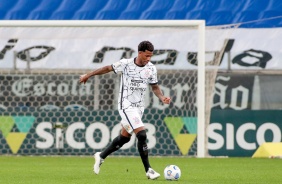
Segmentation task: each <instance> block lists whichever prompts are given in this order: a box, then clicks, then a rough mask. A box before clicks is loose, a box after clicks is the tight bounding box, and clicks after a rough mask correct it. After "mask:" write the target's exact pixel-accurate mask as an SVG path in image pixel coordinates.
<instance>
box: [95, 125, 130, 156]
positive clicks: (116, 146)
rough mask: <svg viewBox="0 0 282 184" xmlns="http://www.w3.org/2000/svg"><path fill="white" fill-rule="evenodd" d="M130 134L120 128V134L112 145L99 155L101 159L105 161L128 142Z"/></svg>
mask: <svg viewBox="0 0 282 184" xmlns="http://www.w3.org/2000/svg"><path fill="white" fill-rule="evenodd" d="M130 138H131V134H129V133H127V132H126V130H125V129H124V128H123V127H122V129H121V134H120V135H118V136H117V137H116V138H115V139H114V140H113V141H112V143H111V144H110V145H109V146H108V147H107V148H106V149H105V150H104V151H103V152H101V154H100V157H101V158H102V159H105V158H106V157H107V156H108V155H110V154H111V153H113V152H115V151H117V150H119V149H120V148H121V147H122V146H123V145H124V144H125V143H128V142H129V141H130Z"/></svg>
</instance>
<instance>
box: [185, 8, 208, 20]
mask: <svg viewBox="0 0 282 184" xmlns="http://www.w3.org/2000/svg"><path fill="white" fill-rule="evenodd" d="M210 15H211V12H210V11H201V10H194V11H191V12H188V13H187V14H186V16H185V19H187V20H207V19H208V18H209V17H210Z"/></svg>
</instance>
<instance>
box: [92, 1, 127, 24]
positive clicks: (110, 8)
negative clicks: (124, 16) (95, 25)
mask: <svg viewBox="0 0 282 184" xmlns="http://www.w3.org/2000/svg"><path fill="white" fill-rule="evenodd" d="M129 1H130V0H109V1H108V3H107V4H106V6H105V7H104V8H103V9H102V10H101V11H100V12H98V14H97V15H96V17H95V19H96V20H115V19H118V17H119V16H120V14H121V12H122V11H124V10H125V9H126V7H127V5H128V4H129Z"/></svg>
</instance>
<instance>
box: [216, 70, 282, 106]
mask: <svg viewBox="0 0 282 184" xmlns="http://www.w3.org/2000/svg"><path fill="white" fill-rule="evenodd" d="M281 80H282V76H281V75H265V74H262V75H256V74H241V73H239V74H236V73H233V74H232V73H220V74H219V75H217V77H216V80H215V85H214V96H213V104H212V109H214V110H215V109H226V110H276V109H282V96H281V88H282V84H281Z"/></svg>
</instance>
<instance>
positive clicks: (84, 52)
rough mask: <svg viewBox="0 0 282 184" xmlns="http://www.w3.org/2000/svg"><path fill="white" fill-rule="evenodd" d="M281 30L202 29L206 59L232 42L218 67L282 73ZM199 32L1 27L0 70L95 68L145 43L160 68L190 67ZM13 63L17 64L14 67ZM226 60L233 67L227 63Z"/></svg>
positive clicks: (134, 52)
mask: <svg viewBox="0 0 282 184" xmlns="http://www.w3.org/2000/svg"><path fill="white" fill-rule="evenodd" d="M281 31H282V28H274V29H234V30H229V29H220V30H219V29H217V30H214V29H213V30H211V29H207V30H206V51H207V54H206V60H207V62H208V61H209V60H211V59H212V58H213V55H214V52H215V51H219V50H220V49H221V48H222V47H223V45H224V40H225V39H233V40H234V43H233V45H232V46H231V50H230V55H228V53H225V54H224V57H223V60H222V63H221V65H220V69H228V67H229V66H230V69H256V70H263V69H282V62H280V61H281V59H282V48H281V47H280V42H281V40H282V34H280V33H281ZM197 39H198V34H197V30H196V29H186V28H132V27H124V28H112V27H105V28H102V27H99V28H90V27H89V28H75V27H73V28H58V27H57V28H3V27H2V28H1V29H0V50H1V53H0V68H13V67H14V64H15V63H16V68H19V69H24V68H26V67H27V61H28V60H30V61H31V62H30V67H31V69H94V68H99V67H102V66H105V65H111V64H112V63H114V62H116V61H118V60H120V59H121V58H129V57H136V56H137V46H138V44H139V43H140V42H141V41H143V40H150V41H151V42H152V43H153V44H154V45H155V55H154V56H153V57H152V62H153V63H155V64H156V66H157V68H158V69H194V68H196V65H195V62H194V61H195V59H194V58H195V57H196V55H195V52H196V51H197V50H196V49H197ZM229 58H230V60H229ZM14 61H16V62H15V63H14ZM228 62H230V63H231V64H230V65H229V64H228Z"/></svg>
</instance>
